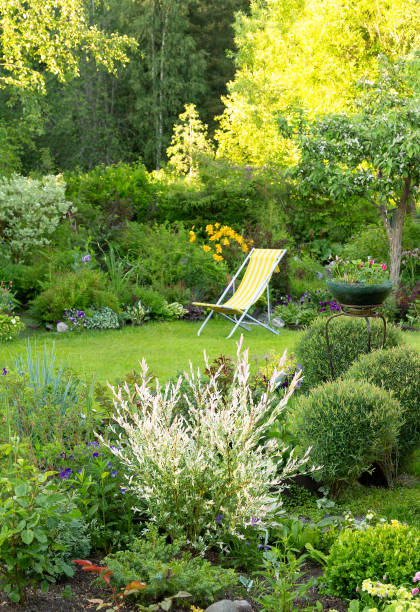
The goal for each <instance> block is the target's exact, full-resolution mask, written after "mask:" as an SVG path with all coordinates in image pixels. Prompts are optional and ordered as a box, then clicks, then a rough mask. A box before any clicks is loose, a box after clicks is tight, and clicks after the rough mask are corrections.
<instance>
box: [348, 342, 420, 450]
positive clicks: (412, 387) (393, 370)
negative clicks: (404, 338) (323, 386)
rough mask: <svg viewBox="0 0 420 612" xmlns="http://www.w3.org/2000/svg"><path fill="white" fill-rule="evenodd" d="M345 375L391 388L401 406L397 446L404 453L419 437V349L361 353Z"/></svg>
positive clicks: (397, 348)
mask: <svg viewBox="0 0 420 612" xmlns="http://www.w3.org/2000/svg"><path fill="white" fill-rule="evenodd" d="M345 378H346V379H353V380H355V381H359V380H366V381H368V382H370V383H372V384H374V385H376V386H377V387H383V388H384V389H387V390H388V391H392V392H393V395H394V397H395V398H396V399H398V401H399V402H400V404H401V408H402V410H403V414H402V417H403V424H402V427H401V430H400V432H399V435H398V449H399V452H400V455H401V456H402V457H404V456H406V455H407V453H408V452H409V451H410V450H412V449H413V447H414V446H415V445H416V444H417V443H418V442H419V440H420V423H419V407H420V353H419V352H418V351H417V350H416V349H412V348H409V347H396V348H392V349H388V350H386V351H381V350H379V351H375V352H373V353H370V354H368V355H363V356H361V357H360V358H359V359H358V360H357V361H356V362H355V363H354V364H353V365H352V366H351V368H350V369H349V370H348V371H347V372H346V374H345Z"/></svg>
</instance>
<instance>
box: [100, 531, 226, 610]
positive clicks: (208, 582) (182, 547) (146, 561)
mask: <svg viewBox="0 0 420 612" xmlns="http://www.w3.org/2000/svg"><path fill="white" fill-rule="evenodd" d="M186 548H187V541H186V539H185V538H177V539H175V540H174V541H173V542H172V543H168V542H167V541H166V536H165V535H159V533H158V529H157V527H156V526H155V525H152V524H150V525H149V528H148V530H147V531H145V532H144V533H143V535H142V537H141V538H138V539H135V540H133V541H132V543H131V545H130V546H129V548H128V549H127V550H124V551H120V552H117V553H113V554H111V555H109V556H108V557H106V558H105V559H104V562H105V563H106V565H107V567H108V568H109V569H110V570H112V572H113V574H112V578H111V580H112V581H113V582H114V583H115V584H116V585H117V586H119V587H123V586H124V585H126V584H127V583H128V582H131V581H132V580H138V579H139V578H141V580H143V581H144V582H145V583H146V585H147V587H146V589H144V590H142V591H141V592H139V597H140V598H141V599H142V600H143V601H150V600H152V601H156V600H159V599H160V598H162V597H171V596H173V595H176V593H178V592H179V591H187V592H188V593H190V594H191V596H192V599H193V601H195V602H197V603H200V604H202V603H211V602H212V601H214V599H215V597H216V596H217V595H220V594H221V593H223V592H224V591H225V590H226V589H227V588H229V587H232V586H234V585H235V584H237V582H238V575H237V574H236V572H235V571H234V570H232V569H224V568H222V567H220V566H215V565H211V564H210V563H209V561H207V560H205V559H203V558H202V557H200V556H194V557H193V556H192V555H191V553H189V552H186Z"/></svg>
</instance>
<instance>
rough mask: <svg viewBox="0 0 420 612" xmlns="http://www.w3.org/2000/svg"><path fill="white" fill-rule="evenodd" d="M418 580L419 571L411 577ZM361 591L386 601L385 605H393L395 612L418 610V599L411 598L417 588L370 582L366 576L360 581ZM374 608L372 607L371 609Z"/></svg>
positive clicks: (419, 605) (419, 603)
mask: <svg viewBox="0 0 420 612" xmlns="http://www.w3.org/2000/svg"><path fill="white" fill-rule="evenodd" d="M419 580H420V572H417V573H416V574H415V576H414V578H413V582H418V581H419ZM362 591H363V592H365V593H368V594H369V595H370V596H371V597H379V598H380V599H382V600H383V601H384V603H385V602H386V603H387V605H393V604H394V605H395V612H398V611H399V610H401V612H405V611H407V612H411V610H420V600H419V599H417V600H413V598H414V597H416V596H417V595H418V594H419V589H418V588H417V587H416V588H414V589H411V590H410V589H409V588H406V587H405V586H394V585H393V584H386V583H383V582H372V580H371V579H370V578H367V579H366V580H364V581H363V583H362ZM373 609H376V608H372V609H371V610H373Z"/></svg>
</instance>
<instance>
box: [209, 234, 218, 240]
mask: <svg viewBox="0 0 420 612" xmlns="http://www.w3.org/2000/svg"><path fill="white" fill-rule="evenodd" d="M209 240H217V234H213V236H210V238H209Z"/></svg>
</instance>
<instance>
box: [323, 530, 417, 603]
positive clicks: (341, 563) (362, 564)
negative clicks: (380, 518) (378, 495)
mask: <svg viewBox="0 0 420 612" xmlns="http://www.w3.org/2000/svg"><path fill="white" fill-rule="evenodd" d="M419 567H420V534H419V532H418V531H417V530H416V529H414V528H410V527H408V526H407V525H404V524H402V523H399V522H398V521H396V520H393V521H391V522H390V523H378V524H377V525H376V526H374V527H367V528H366V529H362V530H360V529H358V530H350V529H344V530H343V531H342V532H341V533H340V535H339V536H338V538H337V540H336V541H335V542H334V544H333V545H332V547H331V552H330V555H329V557H328V561H327V566H326V569H325V582H326V588H327V590H328V593H329V594H331V595H336V596H337V597H345V598H351V597H354V593H355V591H356V589H357V588H359V589H360V588H361V587H362V584H363V581H364V580H366V579H370V580H372V581H375V582H377V581H378V582H379V581H381V580H383V576H384V575H385V576H386V580H387V581H389V582H391V583H392V584H404V583H408V582H409V581H411V580H412V577H413V576H414V575H415V574H416V572H417V571H418V568H419Z"/></svg>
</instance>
